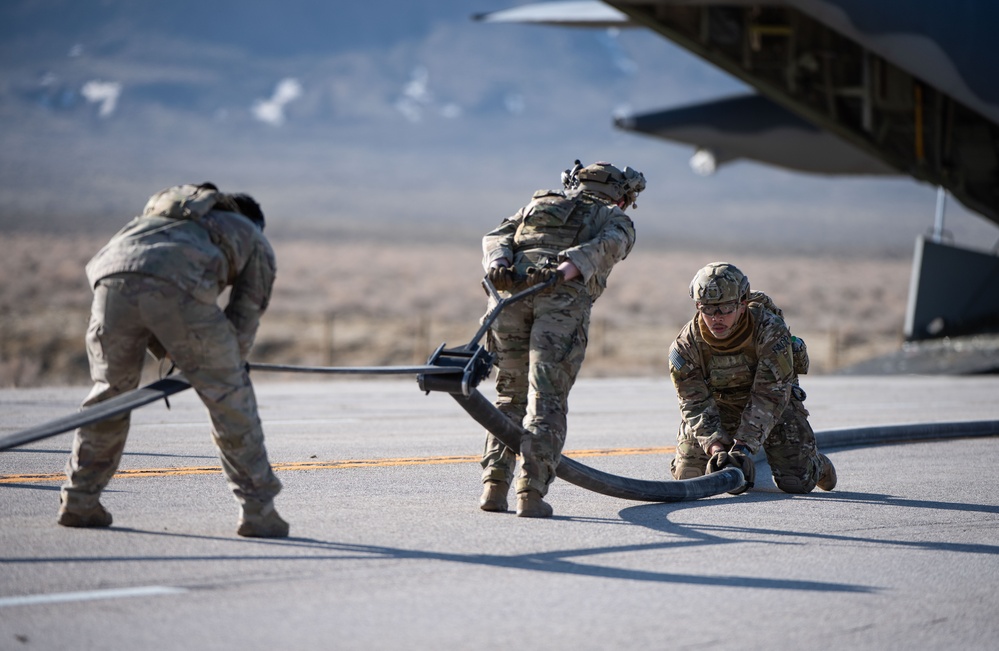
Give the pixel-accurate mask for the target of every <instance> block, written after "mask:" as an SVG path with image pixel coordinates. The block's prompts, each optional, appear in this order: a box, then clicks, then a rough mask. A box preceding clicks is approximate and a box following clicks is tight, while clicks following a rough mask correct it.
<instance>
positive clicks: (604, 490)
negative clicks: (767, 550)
mask: <svg viewBox="0 0 999 651" xmlns="http://www.w3.org/2000/svg"><path fill="white" fill-rule="evenodd" d="M450 395H451V397H452V398H454V399H455V401H457V403H458V404H459V405H461V407H462V409H464V410H465V411H466V412H468V415H469V416H471V417H472V418H473V419H475V421H476V422H477V423H478V424H479V425H482V427H484V428H485V429H486V430H487V431H489V432H492V433H493V435H494V436H496V438H498V439H499V440H501V441H503V443H504V444H505V445H506V446H507V447H510V448H512V449H514V450H519V449H520V439H521V437H522V436H523V435H524V430H523V428H521V427H520V426H519V425H516V424H514V423H513V422H511V421H510V419H509V418H507V417H506V416H505V415H504V414H503V413H502V412H501V411H500V410H499V409H497V408H496V405H494V404H493V403H492V402H490V401H489V400H487V399H486V397H485V396H483V395H482V394H481V393H479V392H478V390H473V391H472V392H471V393H470V394H469V395H468V396H464V395H462V394H461V393H452V394H450ZM555 474H556V475H557V476H558V478H559V479H563V480H565V481H567V482H569V483H570V484H575V485H576V486H579V487H580V488H585V489H587V490H591V491H593V492H595V493H600V494H602V495H609V496H610V497H619V498H621V499H625V500H637V501H640V502H688V501H691V500H696V499H700V498H702V497H711V496H713V495H720V494H722V493H727V492H729V491H733V490H736V489H737V488H739V487H740V486H742V485H743V484H744V483H745V481H746V480H745V478H744V477H743V475H742V471H741V470H739V469H738V468H734V467H730V468H726V469H724V470H722V471H719V472H716V473H712V474H710V475H704V476H703V477H697V478H696V479H683V480H676V481H650V480H645V479H629V478H628V477H621V476H619V475H612V474H610V473H607V472H603V471H600V470H597V469H595V468H590V467H589V466H586V465H584V464H582V463H579V462H578V461H574V460H572V459H570V458H569V457H565V456H563V457H562V460H561V461H560V462H559V464H558V468H557V469H556V471H555Z"/></svg>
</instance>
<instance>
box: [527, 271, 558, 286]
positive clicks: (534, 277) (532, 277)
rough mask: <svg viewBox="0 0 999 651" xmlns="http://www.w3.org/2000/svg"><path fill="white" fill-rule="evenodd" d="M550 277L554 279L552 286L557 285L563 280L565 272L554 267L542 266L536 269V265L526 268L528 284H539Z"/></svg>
mask: <svg viewBox="0 0 999 651" xmlns="http://www.w3.org/2000/svg"><path fill="white" fill-rule="evenodd" d="M552 278H554V279H555V282H554V283H552V286H555V285H559V284H561V283H562V281H564V280H565V272H563V271H562V270H561V269H556V268H555V267H542V268H541V269H538V268H537V267H528V268H527V284H528V286H534V285H541V284H543V283H546V282H548V281H549V280H551V279H552Z"/></svg>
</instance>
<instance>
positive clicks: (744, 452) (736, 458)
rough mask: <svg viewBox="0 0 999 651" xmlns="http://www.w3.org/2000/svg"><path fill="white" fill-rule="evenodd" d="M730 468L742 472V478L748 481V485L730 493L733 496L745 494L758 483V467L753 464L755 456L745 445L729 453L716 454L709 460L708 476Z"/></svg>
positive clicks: (735, 447)
mask: <svg viewBox="0 0 999 651" xmlns="http://www.w3.org/2000/svg"><path fill="white" fill-rule="evenodd" d="M728 466H735V467H736V468H738V469H739V470H741V471H742V476H743V477H745V479H746V483H745V484H744V485H742V486H740V487H739V488H737V489H736V490H733V491H729V493H730V494H731V495H739V494H740V493H745V492H746V491H748V490H749V489H750V488H752V487H753V485H754V483H755V482H756V465H755V464H754V463H753V455H752V454H751V453H750V451H749V448H747V447H746V446H745V445H736V446H734V447H733V448H732V449H731V450H729V451H727V452H726V451H725V450H722V451H721V452H715V454H714V455H713V456H712V457H711V458H710V459H708V474H711V473H713V472H718V471H719V470H722V469H724V468H726V467H728Z"/></svg>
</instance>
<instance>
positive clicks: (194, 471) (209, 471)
mask: <svg viewBox="0 0 999 651" xmlns="http://www.w3.org/2000/svg"><path fill="white" fill-rule="evenodd" d="M675 451H676V448H674V447H665V448H615V449H610V450H575V451H572V452H566V453H565V455H566V456H567V457H572V458H577V457H620V456H627V455H635V454H672V453H673V452H675ZM479 459H480V457H479V456H453V457H400V458H397V459H347V460H345V461H298V462H286V463H274V464H272V465H273V466H274V470H276V471H278V472H282V471H286V470H340V469H344V468H385V467H388V466H432V465H439V464H446V463H470V462H478V461H479ZM221 472H222V467H221V466H187V467H184V468H136V469H133V470H118V472H116V473H115V475H114V476H115V477H116V478H117V477H175V476H178V475H213V474H218V473H221ZM65 479H66V475H65V474H63V473H58V474H52V473H47V474H24V475H5V476H2V477H0V484H29V483H35V482H49V481H58V482H61V481H64V480H65Z"/></svg>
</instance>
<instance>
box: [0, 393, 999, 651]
mask: <svg viewBox="0 0 999 651" xmlns="http://www.w3.org/2000/svg"><path fill="white" fill-rule="evenodd" d="M487 382H488V381H487ZM803 386H804V387H805V389H806V390H807V391H808V393H809V397H808V400H807V401H806V405H807V406H808V407H809V409H810V410H811V412H812V418H811V420H812V424H813V426H814V428H815V429H816V430H817V431H819V432H820V436H821V435H822V434H821V433H822V432H823V431H824V430H835V429H838V428H848V427H862V426H870V425H883V424H907V423H926V422H955V421H976V420H999V376H975V377H962V378H956V377H907V376H902V377H899V376H896V377H828V376H827V377H815V378H807V377H806V378H804V379H803ZM257 388H258V396H259V400H260V403H261V415H262V417H263V419H264V423H265V430H266V433H267V441H268V449H269V452H270V457H271V461H272V462H273V463H274V464H275V466H276V467H277V468H278V475H279V477H281V479H282V481H283V482H284V484H285V490H284V491H283V492H282V494H281V495H280V496H279V497H278V499H277V506H278V509H279V511H280V512H281V513H282V515H283V516H284V517H285V518H286V519H287V520H288V521H289V522H290V523H291V526H292V529H291V535H292V537H291V538H288V539H286V540H250V539H241V538H239V537H238V536H236V535H235V525H236V519H237V516H238V509H237V506H236V504H235V502H234V501H233V499H232V497H231V495H230V494H229V492H228V489H227V487H226V484H225V481H224V479H223V478H222V476H221V472H220V470H219V464H218V459H217V457H216V454H215V450H214V448H213V446H212V443H211V440H210V436H209V433H208V427H207V417H206V415H205V413H204V410H203V408H202V407H201V405H200V403H199V402H198V401H197V398H196V396H195V395H194V394H193V392H191V391H188V392H185V393H183V394H179V395H177V396H174V397H173V398H172V399H171V409H169V410H168V409H166V408H165V406H164V405H162V404H161V403H157V404H153V405H150V406H148V407H145V408H143V409H141V410H138V411H136V412H135V413H134V417H133V428H132V433H131V436H130V438H129V443H128V447H127V449H126V452H125V456H124V459H123V462H122V466H121V468H120V469H119V473H118V475H117V476H116V477H115V478H114V480H112V482H111V485H110V486H109V488H108V490H107V491H106V493H105V495H104V498H103V502H104V503H105V505H106V506H107V507H108V509H109V510H110V511H111V512H112V513H113V514H114V518H115V522H114V525H113V526H112V527H111V528H110V529H105V530H75V529H66V528H62V527H59V526H57V525H56V524H55V514H56V510H57V507H58V487H59V485H60V483H61V481H62V478H61V474H62V472H63V467H64V465H65V462H66V458H67V455H68V449H69V445H70V439H71V435H70V434H62V435H59V436H57V437H54V438H50V439H47V440H43V441H38V442H36V443H32V444H29V445H27V446H24V447H22V448H18V449H16V450H11V451H6V452H0V649H70V648H72V649H136V648H144V649H178V650H180V649H183V650H185V651H191V650H194V649H198V650H204V649H320V648H321V649H408V650H411V649H431V648H432V649H483V650H491V649H509V648H528V649H531V648H539V649H540V648H544V649H574V650H575V649H580V650H586V649H601V650H603V649H618V648H622V649H623V648H627V649H667V648H669V649H690V648H697V649H702V648H703V649H762V648H771V649H796V648H804V649H809V648H817V649H839V648H849V649H879V650H880V649H995V648H996V644H997V642H996V640H997V639H999V596H997V586H999V477H997V473H996V471H995V468H996V464H997V459H999V454H997V441H996V439H995V438H994V437H976V438H963V437H952V438H946V439H943V440H933V441H923V442H918V443H908V444H893V445H884V444H879V445H865V446H855V447H850V448H842V449H826V450H825V451H826V452H827V453H828V454H829V456H830V458H831V459H832V460H833V461H834V463H835V464H836V467H837V470H838V474H839V485H838V486H837V488H836V490H834V491H833V492H829V493H826V492H822V491H819V490H816V491H815V492H814V493H812V494H809V495H806V496H791V495H785V494H783V493H780V492H779V491H776V489H775V488H774V487H773V485H772V482H771V483H768V482H766V481H760V482H759V487H758V488H757V489H754V490H753V491H751V492H749V493H747V494H744V495H740V496H731V495H727V494H723V495H720V496H717V497H711V498H707V499H702V500H698V501H693V502H682V503H672V504H657V503H644V502H627V501H623V500H620V499H615V498H611V497H606V496H603V495H598V494H595V493H592V492H588V491H585V490H583V489H581V488H578V487H576V486H573V485H571V484H568V483H566V482H563V481H558V482H556V484H555V485H554V486H553V487H552V490H551V492H550V493H549V501H550V502H551V503H552V505H553V506H554V508H555V517H554V518H552V519H549V520H530V519H523V518H517V517H515V515H514V514H513V513H512V512H511V513H506V514H491V513H484V512H482V511H480V510H479V509H478V495H479V491H480V484H479V472H480V469H479V466H478V463H477V456H478V453H479V452H480V450H481V445H482V432H481V431H480V430H479V428H478V426H477V425H475V423H474V422H472V421H471V419H470V418H469V417H468V416H467V415H466V414H465V413H464V412H463V411H462V410H461V409H460V408H459V407H458V405H456V404H455V403H454V401H453V400H452V399H451V398H450V397H449V396H447V395H445V394H439V393H432V394H430V395H424V393H423V392H421V391H420V390H419V389H418V387H417V386H416V383H415V381H412V380H399V381H385V380H376V381H367V380H361V381H340V380H335V381H334V380H317V381H307V382H281V381H276V380H273V379H270V378H267V377H265V376H260V377H259V378H258V379H257ZM86 391H87V389H86V388H80V387H77V388H64V389H21V390H0V435H3V434H6V433H11V432H14V431H18V430H19V429H23V428H26V427H29V426H32V425H36V424H39V423H41V422H44V421H47V420H51V419H54V418H56V417H58V416H62V415H65V414H66V413H70V412H72V411H73V410H75V409H76V406H77V404H78V403H79V402H80V401H81V400H82V399H83V397H84V395H85V394H86ZM483 392H484V393H486V395H490V392H489V391H488V389H486V388H484V389H483ZM570 403H571V410H572V411H571V415H570V430H569V432H570V433H569V441H568V445H567V447H566V451H567V455H568V456H571V457H573V458H574V459H576V460H577V461H580V462H582V463H585V464H587V465H590V466H593V467H596V468H599V469H601V470H604V471H607V472H612V473H615V474H619V475H625V476H628V477H635V478H643V479H656V480H665V479H666V478H667V467H668V463H669V459H670V457H671V454H672V449H671V446H672V445H673V443H674V442H675V432H676V428H677V423H678V413H677V407H676V400H675V397H674V395H673V393H672V387H671V386H670V384H669V382H668V380H666V379H660V380H649V379H634V380H632V379H614V380H585V381H581V382H580V383H579V384H578V385H577V386H576V388H575V389H574V390H573V393H572V396H571V398H570ZM765 472H766V471H765V470H764V473H761V474H765Z"/></svg>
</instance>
